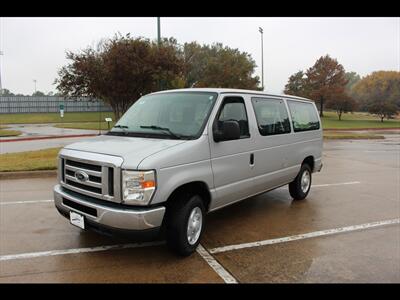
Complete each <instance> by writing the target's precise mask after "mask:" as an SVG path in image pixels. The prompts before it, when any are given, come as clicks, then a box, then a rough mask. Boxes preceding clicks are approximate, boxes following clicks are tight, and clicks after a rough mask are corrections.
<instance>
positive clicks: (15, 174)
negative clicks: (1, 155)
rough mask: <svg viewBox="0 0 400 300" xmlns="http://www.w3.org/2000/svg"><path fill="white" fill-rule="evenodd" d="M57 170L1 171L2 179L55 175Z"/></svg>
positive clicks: (0, 178) (0, 177) (0, 176)
mask: <svg viewBox="0 0 400 300" xmlns="http://www.w3.org/2000/svg"><path fill="white" fill-rule="evenodd" d="M55 176H57V170H43V171H18V172H0V180H6V179H24V178H42V177H55Z"/></svg>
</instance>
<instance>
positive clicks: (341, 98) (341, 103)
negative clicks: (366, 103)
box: [326, 72, 360, 121]
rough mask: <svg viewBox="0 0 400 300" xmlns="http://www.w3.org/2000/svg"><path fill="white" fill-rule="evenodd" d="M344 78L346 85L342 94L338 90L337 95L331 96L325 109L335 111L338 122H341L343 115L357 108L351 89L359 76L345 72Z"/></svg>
mask: <svg viewBox="0 0 400 300" xmlns="http://www.w3.org/2000/svg"><path fill="white" fill-rule="evenodd" d="M345 78H346V81H347V84H346V85H345V87H344V92H343V91H342V90H341V89H339V94H337V95H331V97H330V98H329V99H328V100H327V103H326V106H327V107H329V108H332V109H334V110H335V111H336V113H337V115H338V118H339V121H341V120H342V114H343V113H347V112H352V111H354V109H355V108H356V107H357V102H356V101H355V99H354V97H353V96H352V93H351V89H352V87H353V86H354V84H355V83H357V82H358V81H359V80H360V75H358V74H357V73H355V72H346V73H345Z"/></svg>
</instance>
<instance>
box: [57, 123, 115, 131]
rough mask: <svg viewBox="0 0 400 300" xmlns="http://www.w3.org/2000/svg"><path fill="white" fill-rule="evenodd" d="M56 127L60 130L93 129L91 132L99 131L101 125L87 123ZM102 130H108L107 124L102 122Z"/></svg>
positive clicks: (111, 124) (65, 124)
mask: <svg viewBox="0 0 400 300" xmlns="http://www.w3.org/2000/svg"><path fill="white" fill-rule="evenodd" d="M114 124H115V122H111V123H110V129H111V128H112V127H113V126H114ZM54 127H58V128H72V129H91V130H99V123H98V122H97V123H95V122H87V123H62V124H57V125H54ZM100 128H101V130H108V125H107V122H101V124H100Z"/></svg>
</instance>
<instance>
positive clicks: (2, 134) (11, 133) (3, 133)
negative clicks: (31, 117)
mask: <svg viewBox="0 0 400 300" xmlns="http://www.w3.org/2000/svg"><path fill="white" fill-rule="evenodd" d="M18 135H21V131H18V130H7V129H0V137H8V136H18Z"/></svg>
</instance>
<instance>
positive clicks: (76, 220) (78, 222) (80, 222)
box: [69, 211, 85, 229]
mask: <svg viewBox="0 0 400 300" xmlns="http://www.w3.org/2000/svg"><path fill="white" fill-rule="evenodd" d="M69 220H70V222H71V224H72V225H75V226H77V227H79V228H82V229H85V218H84V217H83V216H82V215H80V214H77V213H76V212H74V211H70V212H69Z"/></svg>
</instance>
